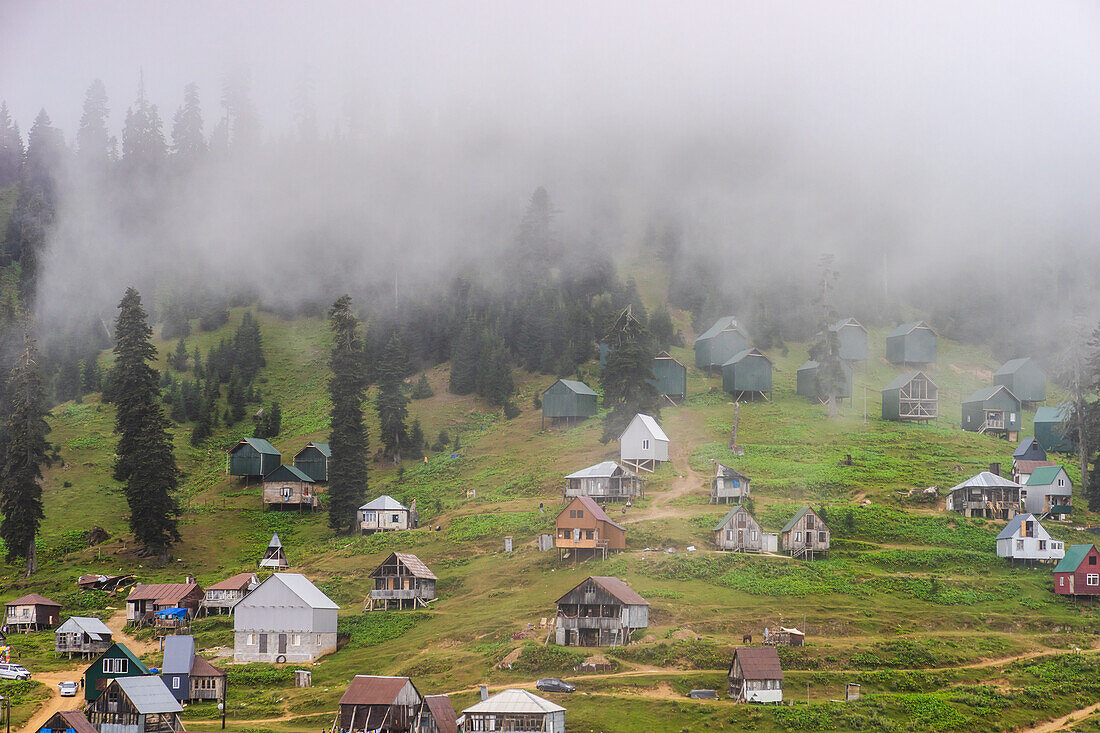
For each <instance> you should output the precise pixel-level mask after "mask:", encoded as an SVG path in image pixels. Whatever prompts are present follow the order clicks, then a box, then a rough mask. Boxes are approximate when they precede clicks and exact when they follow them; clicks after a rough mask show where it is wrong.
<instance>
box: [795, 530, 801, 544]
mask: <svg viewBox="0 0 1100 733" xmlns="http://www.w3.org/2000/svg"><path fill="white" fill-rule="evenodd" d="M794 541H795V542H801V541H802V533H801V532H795V533H794Z"/></svg>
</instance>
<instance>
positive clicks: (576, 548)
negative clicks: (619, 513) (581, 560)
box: [554, 496, 626, 559]
mask: <svg viewBox="0 0 1100 733" xmlns="http://www.w3.org/2000/svg"><path fill="white" fill-rule="evenodd" d="M554 524H555V536H554V546H555V547H556V548H558V556H559V559H561V558H563V557H564V556H565V554H566V553H567V552H568V553H570V554H572V555H573V556H574V557H579V556H580V555H581V554H587V555H589V556H591V557H594V556H596V555H600V556H603V557H606V556H607V553H608V552H612V551H615V550H625V549H626V528H625V527H623V526H622V525H621V524H616V523H615V522H614V521H612V519H611V517H609V516H607V514H606V513H605V512H604V510H603V509H601V508H600V506H599V504H597V503H596V502H594V501H592V500H591V499H589V498H588V497H587V496H576V497H573V498H572V499H571V500H570V501H569V503H568V504H566V505H565V508H564V509H562V510H561V512H560V513H559V514H558V516H557V519H556V520H555V521H554Z"/></svg>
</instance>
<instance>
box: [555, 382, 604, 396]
mask: <svg viewBox="0 0 1100 733" xmlns="http://www.w3.org/2000/svg"><path fill="white" fill-rule="evenodd" d="M558 381H559V382H561V383H562V384H564V385H565V386H566V387H568V388H569V389H571V390H572V391H574V392H576V393H577V394H587V395H593V396H594V395H595V394H596V393H595V391H593V389H592V388H591V387H589V386H588V385H587V384H585V383H584V382H578V381H576V380H573V379H559V380H558ZM550 386H551V387H553V386H554V385H550Z"/></svg>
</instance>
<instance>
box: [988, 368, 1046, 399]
mask: <svg viewBox="0 0 1100 733" xmlns="http://www.w3.org/2000/svg"><path fill="white" fill-rule="evenodd" d="M993 384H1003V385H1004V386H1005V387H1008V389H1009V391H1011V392H1012V394H1014V395H1016V396H1017V397H1018V398H1019V399H1020V401H1021V402H1024V403H1036V402H1044V401H1045V400H1046V398H1047V373H1046V372H1044V371H1043V368H1042V367H1041V366H1039V362H1037V361H1035V360H1034V359H1032V358H1031V357H1024V358H1023V359H1010V360H1009V361H1006V362H1005V363H1004V364H1003V365H1002V366H1001V368H1000V369H998V370H997V371H995V372H993Z"/></svg>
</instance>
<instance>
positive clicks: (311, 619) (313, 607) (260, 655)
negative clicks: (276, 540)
mask: <svg viewBox="0 0 1100 733" xmlns="http://www.w3.org/2000/svg"><path fill="white" fill-rule="evenodd" d="M339 610H340V607H339V606H337V605H336V604H335V603H334V602H333V601H332V599H331V598H329V597H328V596H326V595H325V594H324V593H322V592H321V591H320V590H318V588H317V586H315V585H314V584H313V583H311V582H309V579H307V578H306V576H304V575H299V574H298V573H275V574H274V575H272V576H271V577H270V578H268V579H267V580H265V581H264V582H262V583H260V585H259V587H258V588H256V590H254V591H252V592H251V593H249V594H248V596H246V597H245V598H244V600H242V601H241V602H240V603H238V604H237V606H236V608H234V610H233V641H234V644H233V661H235V662H279V663H281V662H312V661H313V660H314V659H316V658H317V657H319V656H321V655H323V654H327V653H329V652H332V651H335V650H336V614H337V612H338V611H339Z"/></svg>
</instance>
